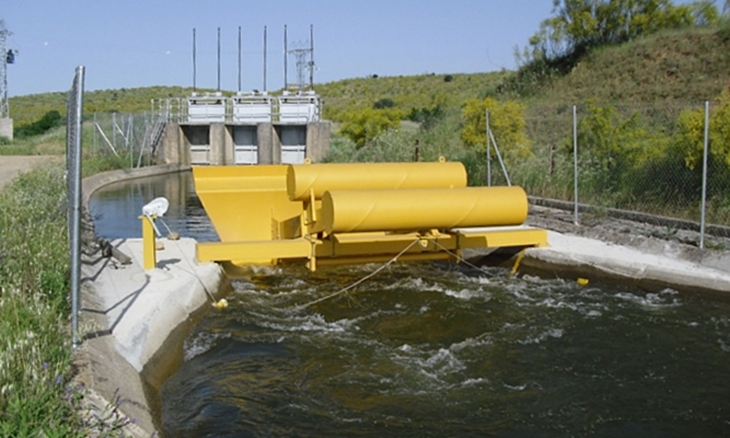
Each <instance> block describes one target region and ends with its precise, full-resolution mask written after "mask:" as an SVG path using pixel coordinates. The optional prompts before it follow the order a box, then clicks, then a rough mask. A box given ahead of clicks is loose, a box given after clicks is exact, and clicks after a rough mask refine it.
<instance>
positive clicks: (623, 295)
mask: <svg viewBox="0 0 730 438" xmlns="http://www.w3.org/2000/svg"><path fill="white" fill-rule="evenodd" d="M678 295H679V293H678V292H677V291H675V290H672V289H664V290H663V291H661V292H659V293H648V294H646V296H643V297H642V296H640V295H635V294H632V293H629V292H619V293H617V294H615V295H614V297H616V298H619V299H621V300H624V301H626V302H629V303H632V304H637V305H639V306H641V307H644V308H647V309H651V310H659V309H664V308H670V307H678V306H681V305H682V302H681V301H680V299H679V297H678Z"/></svg>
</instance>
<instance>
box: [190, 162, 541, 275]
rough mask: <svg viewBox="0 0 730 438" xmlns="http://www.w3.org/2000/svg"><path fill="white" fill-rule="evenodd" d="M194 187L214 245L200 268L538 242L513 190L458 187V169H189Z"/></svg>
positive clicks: (461, 183)
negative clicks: (207, 263) (208, 264)
mask: <svg viewBox="0 0 730 438" xmlns="http://www.w3.org/2000/svg"><path fill="white" fill-rule="evenodd" d="M193 175H194V178H195V188H196V192H197V193H198V196H199V198H200V200H201V201H202V203H203V207H204V208H205V210H206V212H207V213H208V216H209V217H210V219H211V221H212V223H213V226H214V227H215V229H216V231H217V232H218V235H219V236H220V238H221V242H214V243H199V244H198V246H197V256H198V259H199V260H201V261H216V262H224V261H230V262H232V263H234V264H237V265H244V264H277V263H281V262H285V261H292V260H293V261H296V260H301V261H306V262H307V266H308V267H309V269H311V270H313V271H314V270H315V269H316V268H317V266H318V265H323V264H352V263H369V262H386V261H389V260H391V259H393V258H394V257H396V256H398V260H401V261H413V260H447V259H449V258H460V257H461V251H462V250H463V249H466V248H477V247H489V248H495V247H527V246H540V245H545V244H546V240H547V234H546V232H545V231H544V230H541V229H536V228H530V227H525V226H522V224H523V223H524V221H525V219H526V217H527V209H528V204H527V195H526V194H525V192H524V190H522V188H520V187H466V170H465V169H464V166H463V165H462V164H461V163H456V162H455V163H447V162H445V161H444V160H443V159H442V160H440V162H438V163H376V164H365V163H357V164H300V165H274V166H250V167H235V166H224V167H215V166H211V167H195V168H193Z"/></svg>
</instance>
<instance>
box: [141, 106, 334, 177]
mask: <svg viewBox="0 0 730 438" xmlns="http://www.w3.org/2000/svg"><path fill="white" fill-rule="evenodd" d="M153 111H155V112H157V113H158V114H160V115H161V117H162V118H163V119H164V120H165V121H166V122H165V125H164V129H163V130H162V132H161V137H160V141H159V143H158V146H157V159H158V162H159V163H161V164H181V165H215V166H222V165H256V164H299V163H303V162H304V161H305V159H309V160H310V161H313V162H319V161H321V160H322V159H323V158H324V157H325V156H326V155H327V152H328V151H329V144H330V123H329V122H327V121H322V120H321V119H320V114H321V99H320V97H319V96H318V95H317V94H315V93H314V92H313V91H307V92H296V93H291V92H288V91H284V92H283V93H282V94H281V95H276V96H274V95H269V94H267V93H258V92H251V93H237V94H235V95H234V96H230V97H226V96H223V95H222V94H221V93H213V94H204V95H198V94H195V93H194V94H193V95H192V96H189V97H187V98H177V99H162V100H157V101H154V102H153Z"/></svg>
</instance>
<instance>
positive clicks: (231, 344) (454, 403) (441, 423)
mask: <svg viewBox="0 0 730 438" xmlns="http://www.w3.org/2000/svg"><path fill="white" fill-rule="evenodd" d="M373 269H374V267H373V266H364V267H358V268H337V269H328V270H323V271H319V272H317V273H316V274H310V273H308V272H306V271H304V270H303V269H300V268H295V267H286V268H264V269H260V270H258V271H256V272H255V273H252V275H251V276H250V278H248V279H246V280H238V281H235V292H234V293H233V295H232V296H231V297H229V301H230V307H229V308H228V309H226V310H224V311H213V312H210V313H208V315H207V316H206V317H205V318H204V320H203V321H202V322H201V323H200V324H199V325H198V327H197V328H196V329H194V330H193V331H192V333H191V334H190V336H189V338H188V340H187V342H186V344H185V363H184V365H183V367H182V369H180V371H179V372H178V373H177V374H176V375H174V376H172V377H171V378H170V379H169V380H168V381H167V383H166V384H165V385H164V387H163V390H162V393H161V396H162V401H163V423H164V429H165V430H166V432H167V434H168V435H169V436H175V437H204V436H211V437H212V436H317V437H320V436H398V437H401V436H498V437H524V436H527V437H551V436H555V437H562V436H571V435H594V434H595V435H597V436H647V437H665V436H676V437H684V436H728V434H730V398H729V396H730V387H729V386H728V385H727V376H728V373H729V372H730V305H728V304H726V303H718V302H709V301H704V300H702V299H700V298H697V297H694V298H693V297H686V296H680V295H678V294H677V293H675V292H673V291H670V290H666V291H664V292H662V293H658V294H652V293H641V292H639V291H632V290H626V289H614V288H612V287H611V286H610V285H600V286H599V287H592V286H589V287H585V288H582V287H580V286H578V285H577V284H575V283H574V282H573V281H564V280H559V279H556V280H542V279H537V278H532V277H520V278H509V277H508V276H507V274H506V272H504V271H501V270H494V271H487V272H482V271H477V270H463V269H456V268H454V267H451V266H448V265H442V264H414V265H402V266H396V267H393V268H392V269H391V270H390V271H389V272H387V273H383V274H381V275H380V276H379V277H376V278H374V279H372V280H370V281H369V282H367V283H365V284H363V285H361V286H359V287H358V288H357V289H356V290H354V291H350V292H348V293H344V294H339V295H335V296H334V297H332V298H330V299H327V300H325V301H322V302H319V303H316V304H314V305H311V306H308V307H307V303H311V302H312V301H315V300H317V299H320V298H322V297H325V296H328V295H330V294H336V293H337V292H338V290H340V289H341V288H343V287H344V286H347V285H348V284H350V283H351V282H354V281H356V280H358V279H359V278H361V277H363V276H365V275H367V274H368V273H369V272H371V271H372V270H373Z"/></svg>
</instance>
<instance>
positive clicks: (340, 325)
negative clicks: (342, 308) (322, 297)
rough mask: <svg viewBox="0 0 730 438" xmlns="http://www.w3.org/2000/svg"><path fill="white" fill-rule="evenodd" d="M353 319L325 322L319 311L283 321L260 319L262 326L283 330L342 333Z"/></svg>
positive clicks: (348, 327) (350, 324)
mask: <svg viewBox="0 0 730 438" xmlns="http://www.w3.org/2000/svg"><path fill="white" fill-rule="evenodd" d="M352 323H353V321H352V320H349V319H340V320H337V321H333V322H327V321H325V319H324V316H322V315H321V314H319V313H315V314H312V315H307V316H304V317H296V316H291V317H289V318H287V319H286V320H284V321H260V322H259V323H258V324H259V325H260V326H262V327H266V328H270V329H273V330H278V331H284V332H322V333H343V332H346V331H347V330H348V329H350V327H351V326H352Z"/></svg>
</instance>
